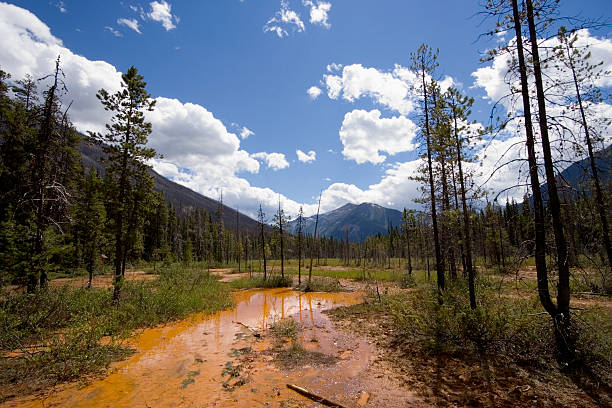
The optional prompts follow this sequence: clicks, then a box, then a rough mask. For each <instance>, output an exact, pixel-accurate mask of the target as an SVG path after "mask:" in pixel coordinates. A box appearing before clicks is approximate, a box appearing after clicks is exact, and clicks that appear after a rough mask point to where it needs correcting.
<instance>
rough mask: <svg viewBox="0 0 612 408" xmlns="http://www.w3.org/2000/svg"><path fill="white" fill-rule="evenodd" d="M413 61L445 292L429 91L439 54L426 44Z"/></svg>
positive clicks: (439, 272)
mask: <svg viewBox="0 0 612 408" xmlns="http://www.w3.org/2000/svg"><path fill="white" fill-rule="evenodd" d="M411 59H412V66H411V68H412V70H413V71H414V72H415V73H416V74H417V76H418V78H419V82H420V86H421V92H422V97H423V114H424V115H425V118H424V122H423V124H424V134H425V140H426V143H427V173H428V182H429V193H430V202H431V220H432V223H433V235H434V250H435V255H436V273H437V278H438V289H439V290H440V291H442V290H444V260H443V259H442V251H441V248H440V236H439V231H438V215H437V209H436V189H435V185H434V175H433V163H432V162H433V160H432V156H433V144H432V140H431V138H432V131H431V128H430V117H429V116H430V109H429V94H428V89H429V86H430V80H431V74H432V73H433V72H434V70H435V69H436V67H437V66H438V53H437V51H436V52H434V51H433V50H432V49H431V48H430V47H429V46H427V45H426V44H422V45H421V46H420V47H419V49H418V50H417V51H416V53H414V54H412V55H411Z"/></svg>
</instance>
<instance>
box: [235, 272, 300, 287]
mask: <svg viewBox="0 0 612 408" xmlns="http://www.w3.org/2000/svg"><path fill="white" fill-rule="evenodd" d="M292 285H293V277H291V276H290V275H285V276H284V277H283V276H281V275H269V276H268V277H267V279H264V278H263V276H256V277H252V278H242V279H236V280H234V281H232V282H230V286H231V287H232V288H234V289H252V288H265V289H271V288H287V287H291V286H292Z"/></svg>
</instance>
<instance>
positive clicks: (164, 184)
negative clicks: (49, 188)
mask: <svg viewBox="0 0 612 408" xmlns="http://www.w3.org/2000/svg"><path fill="white" fill-rule="evenodd" d="M83 138H84V140H86V137H85V136H84V137H83ZM79 149H80V151H81V158H82V160H83V167H85V169H86V170H88V169H89V168H90V167H91V166H94V167H95V168H96V169H98V171H99V172H100V174H104V170H105V167H106V166H105V165H104V164H103V163H102V160H101V159H102V157H103V156H104V153H103V152H102V147H101V146H99V145H96V144H89V143H85V142H83V143H81V145H80V147H79ZM151 174H152V175H153V176H154V177H155V186H154V187H153V189H154V190H155V191H161V192H163V193H164V198H165V199H166V201H169V202H170V203H172V205H173V206H174V208H175V209H176V210H177V212H179V214H180V213H186V212H187V211H191V210H192V209H194V208H202V209H204V210H206V211H207V212H208V213H209V214H211V215H212V216H213V219H215V220H216V214H217V208H218V206H219V201H217V200H213V199H212V198H208V197H206V196H204V195H202V194H200V193H196V192H195V191H193V190H190V189H189V188H187V187H185V186H181V185H180V184H177V183H175V182H174V181H171V180H168V179H167V178H165V177H164V176H162V175H161V174H159V173H156V172H155V171H154V170H151ZM222 218H223V224H224V225H225V226H226V227H227V228H235V227H236V210H235V209H233V208H230V207H228V206H226V205H223V217H222ZM238 223H239V226H240V228H241V229H248V230H251V231H255V230H256V229H257V228H258V227H259V223H258V222H257V221H255V220H254V219H252V218H250V217H248V216H246V215H244V214H242V213H238Z"/></svg>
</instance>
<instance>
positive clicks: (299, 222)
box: [296, 205, 304, 285]
mask: <svg viewBox="0 0 612 408" xmlns="http://www.w3.org/2000/svg"><path fill="white" fill-rule="evenodd" d="M296 232H297V239H298V243H297V250H298V285H301V284H302V239H303V235H304V210H303V209H302V206H301V205H300V211H299V212H298V217H297V225H296Z"/></svg>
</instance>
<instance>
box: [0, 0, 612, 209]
mask: <svg viewBox="0 0 612 408" xmlns="http://www.w3.org/2000/svg"><path fill="white" fill-rule="evenodd" d="M564 3H567V4H564V6H563V9H562V10H563V13H564V14H570V15H576V14H580V15H582V16H585V17H591V18H597V17H603V18H607V19H609V18H610V17H612V13H611V11H612V4H611V2H610V1H607V0H600V1H596V0H591V1H583V2H575V1H571V2H570V1H565V2H564ZM10 4H12V5H15V6H18V7H19V8H16V7H11V6H10V5H9V4H7V3H0V18H1V19H0V33H8V34H10V35H13V36H15V37H14V38H15V39H16V40H15V43H19V44H20V46H19V49H17V48H16V49H14V50H12V51H11V50H6V49H5V50H3V51H0V67H2V68H3V69H5V70H7V71H9V72H12V73H13V74H14V75H15V76H16V77H19V76H21V75H23V74H24V73H28V72H29V73H31V74H32V75H34V76H37V75H42V74H43V73H44V72H43V71H44V70H45V69H46V67H49V66H50V65H49V64H50V61H51V60H52V58H51V56H52V55H53V51H58V52H59V53H60V54H63V57H64V54H68V56H67V57H66V58H65V60H64V61H65V64H67V65H65V66H64V67H65V69H66V71H67V74H68V77H67V81H68V86H69V89H70V90H71V93H70V95H68V97H71V98H73V99H75V100H76V101H77V102H80V103H81V105H83V106H86V108H83V109H82V111H78V110H76V111H73V114H72V117H73V120H74V121H75V123H76V124H77V127H79V130H82V131H86V130H96V129H98V128H99V126H100V125H101V124H103V123H104V120H103V119H104V116H103V115H102V114H99V111H96V106H95V104H96V103H97V101H95V97H94V96H93V94H92V90H94V89H96V87H98V88H99V87H102V86H109V84H112V83H113V81H114V80H115V82H116V78H117V72H113V69H114V70H116V71H118V72H122V71H125V70H126V69H127V68H128V67H129V66H131V65H134V66H136V67H137V68H138V69H139V71H140V72H141V74H143V75H144V77H145V80H146V81H147V82H148V90H149V92H150V93H151V94H152V96H153V97H156V98H157V97H161V98H166V99H165V100H164V101H165V103H159V102H158V106H161V107H160V108H159V110H160V111H159V112H158V115H157V117H153V118H152V122H153V125H154V133H153V134H152V136H151V143H152V144H153V145H154V147H156V148H157V149H158V152H159V153H161V154H163V155H164V156H165V158H164V159H163V160H160V161H159V162H157V163H156V164H155V168H156V169H157V170H158V171H160V172H161V173H163V174H164V175H166V176H168V177H171V178H173V179H175V180H176V181H178V182H181V183H182V184H185V185H187V186H189V187H191V188H193V189H195V190H197V191H200V192H202V193H204V194H206V195H209V196H213V197H214V196H215V195H216V194H217V192H218V191H219V189H223V191H224V197H225V200H226V201H227V203H228V204H230V205H232V206H239V207H241V208H243V209H244V211H245V212H247V213H250V214H253V213H254V210H255V208H256V207H257V206H258V204H259V203H262V204H263V205H264V207H267V208H270V209H271V208H273V207H274V202H275V201H276V200H278V194H280V195H281V199H282V200H283V203H284V205H285V206H286V207H287V208H288V212H289V213H290V214H294V213H295V212H296V210H297V207H298V206H299V204H302V203H304V204H305V205H306V211H307V212H310V213H311V212H312V211H313V210H314V204H315V201H316V196H317V195H318V193H319V191H320V190H324V191H325V192H324V199H323V208H324V209H325V210H331V209H333V208H335V207H337V206H339V205H342V204H344V203H345V202H348V201H353V202H360V201H374V202H377V203H378V204H381V205H385V206H390V207H394V208H398V209H401V208H403V207H414V206H415V204H414V203H413V199H414V198H415V197H417V196H418V195H419V193H418V191H417V189H416V184H415V183H414V182H411V181H410V180H409V176H410V175H411V174H413V173H414V171H415V170H416V167H417V164H416V162H415V160H416V159H417V157H418V150H417V149H416V145H417V143H416V141H415V140H413V138H412V134H413V133H414V132H413V130H411V127H410V123H409V121H414V122H416V114H417V112H416V111H415V110H414V109H410V108H407V107H405V105H403V103H404V102H406V101H409V100H410V99H411V97H410V95H409V93H408V94H406V95H404V96H403V97H402V95H400V96H399V97H398V96H397V95H396V91H397V89H398V86H397V85H398V84H399V82H398V81H402V80H404V79H405V77H404V76H402V75H405V70H403V71H402V69H403V68H406V67H409V65H410V58H409V57H410V53H411V52H413V51H414V50H416V48H417V47H418V46H419V45H420V44H421V43H423V42H426V43H428V44H429V45H431V46H432V47H434V48H439V49H440V68H439V71H438V74H439V77H440V78H441V79H443V78H445V77H452V83H453V84H454V85H455V86H457V87H460V88H461V89H463V91H464V92H466V93H468V94H470V95H471V96H473V97H474V98H476V100H477V104H476V107H475V109H474V111H475V115H474V118H475V119H477V120H480V121H483V122H485V121H486V120H487V117H488V113H489V110H490V106H491V105H490V101H491V98H492V97H493V96H494V95H496V94H497V93H499V92H501V90H500V89H491V88H487V87H486V86H484V82H486V81H489V82H491V78H490V76H489V77H486V78H488V80H487V79H486V78H485V77H484V76H482V77H480V78H481V80H480V84H479V86H474V84H475V81H476V82H477V81H478V78H479V77H475V76H473V73H474V72H476V71H477V70H478V69H483V68H488V67H493V64H491V63H488V64H483V63H481V62H480V61H479V58H480V55H481V53H482V52H483V51H484V50H486V49H488V48H490V47H492V46H494V45H495V44H496V42H497V41H502V40H505V41H507V40H509V38H494V39H491V40H487V39H479V35H480V34H481V33H483V32H485V31H486V30H488V29H490V27H492V25H493V21H485V22H484V23H483V22H482V18H481V17H479V16H478V15H477V13H478V12H479V11H481V8H480V7H479V5H478V4H479V2H478V1H471V2H468V1H437V2H416V1H405V0H376V1H372V0H324V1H317V0H312V1H308V0H287V1H282V2H281V1H279V0H242V1H241V0H206V1H201V0H169V1H164V0H158V1H153V2H151V1H149V0H146V1H143V0H133V1H130V0H125V1H119V0H116V1H115V0H105V1H98V2H93V1H82V0H64V1H55V0H51V1H46V0H45V1H40V0H37V1H13V2H10ZM22 9H23V10H22ZM26 10H28V11H29V12H31V14H30V13H27V12H26ZM45 27H48V28H49V29H50V36H48V37H45V35H43V34H42V33H44V32H46V31H45ZM37 30H42V31H41V34H40V35H38V34H36V33H37ZM23 33H29V34H30V37H32V38H30V39H28V40H27V41H26V40H24V39H23V36H21V37H20V35H22V34H23ZM32 33H34V35H31V34H32ZM610 34H611V32H610V30H609V29H604V30H600V31H591V32H590V33H589V34H588V35H589V38H593V39H595V40H596V41H598V43H599V44H600V45H601V47H600V51H601V52H600V54H601V56H602V58H603V59H605V61H606V64H612V61H611V60H612V57H611V56H612V51H611V48H610V47H609V46H610V44H612V43H610ZM10 35H6V36H4V38H5V39H4V40H0V41H2V42H6V43H5V44H2V45H4V46H6V45H9V44H8V42H9V41H10V38H12V37H10ZM43 37H44V38H43ZM21 41H24V43H23V44H21V43H20V42H21ZM43 47H47V48H48V50H47V51H46V52H43V51H41V48H43ZM3 48H6V47H3ZM9 48H10V47H9ZM3 53H4V54H3ZM79 56H82V57H84V58H80V57H79ZM47 60H48V61H47ZM94 61H102V63H100V64H96V63H95V62H94ZM332 64H338V66H336V68H333V67H332V66H331V65H332ZM68 65H71V66H72V68H71V66H68ZM75 66H78V67H80V68H78V69H77V68H75ZM328 66H329V69H328ZM394 69H395V71H394ZM98 70H99V72H98ZM498 71H499V70H498ZM71 72H72V76H71V75H70V74H71ZM84 72H87V74H84ZM92 72H93V73H92ZM496 74H497V75H500V73H499V72H497V73H496ZM337 79H341V82H342V85H341V87H340V88H339V89H338V92H339V93H336V94H334V90H333V89H334V88H333V84H334V83H337ZM449 80H450V79H449ZM334 81H335V82H334ZM404 82H405V83H409V82H410V81H409V80H404ZM117 86H118V84H117ZM311 87H317V88H318V89H319V90H320V95H318V96H317V97H316V99H315V98H313V97H312V96H311V95H309V94H308V93H307V91H308V90H309V89H310V88H311ZM400 88H401V86H400ZM314 95H315V94H313V96H314ZM164 101H161V102H164ZM75 105H76V102H75ZM375 110H379V111H380V114H379V115H377V114H376V112H374V111H375ZM96 112H98V113H96ZM345 115H346V116H345ZM194 123H195V124H194ZM156 124H159V125H158V126H156ZM245 129H248V130H249V131H251V132H253V133H252V134H248V136H247V137H246V138H243V137H242V136H241V133H242V134H243V135H246V134H247V133H249V132H248V131H247V130H245ZM343 130H344V131H343ZM411 132H412V133H411ZM342 135H344V138H343V136H342ZM508 137H510V136H508ZM394 140H395V141H394ZM400 142H401V143H400ZM297 149H300V150H301V151H303V152H304V153H308V152H310V151H314V152H315V153H316V159H315V160H311V161H309V162H301V161H300V160H298V156H297V154H296V150H297ZM343 149H345V153H344V154H343ZM372 149H373V150H372ZM501 150H503V146H498V148H497V149H493V152H491V154H493V155H494V154H495V152H496V151H501ZM372 152H374V153H372ZM275 153H276V154H275ZM392 153H395V154H392ZM491 154H489V156H490V155H491ZM282 155H284V157H283V156H282ZM383 156H384V157H383ZM283 159H284V160H283ZM269 164H270V165H269ZM494 164H495V162H494V161H493V162H491V163H484V166H483V167H484V169H483V170H482V172H483V173H487V171H488V172H490V169H491V168H493V167H494ZM270 166H271V167H270ZM487 166H488V167H487ZM509 171H510V173H511V174H510V175H509V176H507V177H505V178H504V177H502V180H500V181H499V182H498V183H497V184H496V183H493V185H492V186H491V188H492V190H495V189H499V188H501V187H503V186H504V183H506V184H508V183H509V182H512V181H516V178H517V176H516V175H515V174H512V172H513V171H515V170H509ZM486 176H488V175H486V174H485V176H484V177H486ZM402 180H403V181H402ZM517 194H518V195H520V194H522V193H517Z"/></svg>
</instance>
